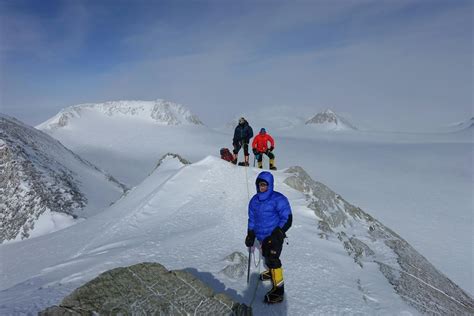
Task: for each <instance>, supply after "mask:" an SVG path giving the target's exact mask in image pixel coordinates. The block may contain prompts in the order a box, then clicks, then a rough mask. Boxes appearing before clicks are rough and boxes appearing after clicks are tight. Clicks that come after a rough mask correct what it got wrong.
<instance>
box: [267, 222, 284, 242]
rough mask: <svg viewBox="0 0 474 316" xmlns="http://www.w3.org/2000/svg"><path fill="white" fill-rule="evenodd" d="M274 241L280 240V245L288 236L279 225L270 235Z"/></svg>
mask: <svg viewBox="0 0 474 316" xmlns="http://www.w3.org/2000/svg"><path fill="white" fill-rule="evenodd" d="M270 236H271V238H272V240H273V242H278V243H279V244H280V245H281V244H283V240H284V239H285V237H286V234H285V232H284V231H283V229H281V228H280V226H277V227H276V228H275V229H274V230H273V231H272V234H271V235H270Z"/></svg>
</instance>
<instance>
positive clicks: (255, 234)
mask: <svg viewBox="0 0 474 316" xmlns="http://www.w3.org/2000/svg"><path fill="white" fill-rule="evenodd" d="M255 184H256V187H257V194H255V195H254V196H253V197H252V199H251V200H250V202H249V219H248V232H247V237H246V238H245V245H246V246H247V247H252V246H253V244H254V242H255V238H257V239H258V241H259V242H260V244H261V245H262V255H263V257H264V258H265V265H266V266H267V267H268V270H266V271H264V272H263V273H262V274H260V280H262V281H267V280H271V281H272V285H273V287H272V289H271V290H270V291H269V292H268V293H267V294H266V295H265V300H264V301H265V302H266V303H279V302H282V301H283V294H284V284H283V269H282V267H281V261H280V254H281V251H282V248H283V241H284V239H285V237H286V231H287V230H288V229H289V228H290V226H291V222H292V214H291V207H290V203H289V202H288V199H287V198H286V196H284V195H283V194H281V193H280V192H276V191H273V175H272V174H271V173H270V172H267V171H264V172H261V173H260V174H259V175H258V177H257V180H256V181H255Z"/></svg>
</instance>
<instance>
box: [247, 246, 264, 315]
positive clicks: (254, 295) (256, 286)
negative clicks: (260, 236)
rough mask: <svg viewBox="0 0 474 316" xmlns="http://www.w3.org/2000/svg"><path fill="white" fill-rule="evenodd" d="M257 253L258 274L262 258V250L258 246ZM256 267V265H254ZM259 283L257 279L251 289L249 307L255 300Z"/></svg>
mask: <svg viewBox="0 0 474 316" xmlns="http://www.w3.org/2000/svg"><path fill="white" fill-rule="evenodd" d="M258 253H259V256H258V257H259V258H258V263H257V264H258V274H259V275H260V261H261V260H262V252H261V251H260V247H258ZM253 260H254V264H255V254H254V256H253ZM255 267H257V266H255ZM259 284H260V280H257V284H256V285H255V288H254V289H253V294H252V300H251V301H250V305H249V306H250V308H252V306H253V303H254V301H255V297H256V296H257V289H258V285H259Z"/></svg>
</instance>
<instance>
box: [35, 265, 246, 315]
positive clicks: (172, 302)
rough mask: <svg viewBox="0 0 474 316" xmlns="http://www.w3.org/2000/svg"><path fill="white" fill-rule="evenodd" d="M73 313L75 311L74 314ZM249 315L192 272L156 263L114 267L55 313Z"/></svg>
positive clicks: (49, 310) (53, 311)
mask: <svg viewBox="0 0 474 316" xmlns="http://www.w3.org/2000/svg"><path fill="white" fill-rule="evenodd" d="M75 313H76V314H75ZM94 314H98V315H190V314H193V315H251V314H252V312H251V308H250V307H248V306H246V305H244V304H240V303H238V302H235V301H233V300H232V299H231V298H229V297H228V296H227V295H225V294H215V293H214V291H213V290H212V289H211V288H210V287H208V286H207V285H206V284H204V283H203V282H202V281H200V280H199V279H197V278H196V277H194V276H193V275H192V274H190V273H189V272H186V271H182V270H176V271H168V270H166V268H165V267H163V266H162V265H160V264H158V263H140V264H136V265H133V266H129V267H125V268H116V269H112V270H109V271H107V272H104V273H102V274H101V275H99V276H98V277H97V278H95V279H93V280H92V281H90V282H88V283H86V284H84V285H83V286H81V287H79V288H77V289H76V290H74V292H72V293H71V294H70V295H68V296H67V297H65V298H64V299H63V301H62V302H61V304H60V305H59V306H53V307H49V308H47V309H45V310H44V311H42V312H40V313H39V315H41V316H53V315H54V316H56V315H94Z"/></svg>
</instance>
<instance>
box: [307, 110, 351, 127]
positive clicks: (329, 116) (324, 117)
mask: <svg viewBox="0 0 474 316" xmlns="http://www.w3.org/2000/svg"><path fill="white" fill-rule="evenodd" d="M305 124H306V125H314V126H317V127H319V128H322V129H325V130H338V131H343V130H357V128H356V127H355V126H354V125H352V124H351V123H350V122H349V121H347V120H346V119H345V118H343V117H341V116H340V115H338V114H336V113H334V112H333V111H331V110H330V109H327V110H325V111H323V112H320V113H318V114H316V115H315V116H313V117H312V118H310V119H309V120H307V121H306V123H305Z"/></svg>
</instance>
